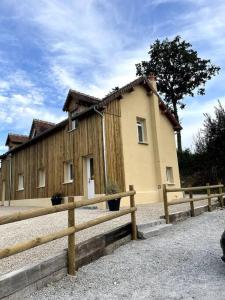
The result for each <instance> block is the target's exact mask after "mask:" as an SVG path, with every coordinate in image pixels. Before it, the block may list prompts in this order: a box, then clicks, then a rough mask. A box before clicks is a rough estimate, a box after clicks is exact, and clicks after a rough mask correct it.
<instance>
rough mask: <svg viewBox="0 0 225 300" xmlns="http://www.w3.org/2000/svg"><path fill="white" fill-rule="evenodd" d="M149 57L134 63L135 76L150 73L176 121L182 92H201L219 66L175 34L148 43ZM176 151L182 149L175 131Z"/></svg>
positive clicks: (184, 94)
mask: <svg viewBox="0 0 225 300" xmlns="http://www.w3.org/2000/svg"><path fill="white" fill-rule="evenodd" d="M148 54H149V55H150V60H149V61H142V62H141V63H138V64H136V69H137V72H136V74H137V75H138V76H141V75H149V74H150V73H154V74H155V75H156V77H157V84H158V90H159V93H160V94H162V95H163V96H164V99H165V102H166V104H167V106H168V107H169V108H170V109H171V110H172V112H173V113H174V116H175V118H176V120H177V121H178V122H180V120H179V116H178V108H181V109H184V108H185V104H184V103H183V100H184V97H185V96H191V97H193V96H194V93H197V94H198V95H204V94H205V83H206V82H207V81H208V80H210V79H211V78H212V76H215V75H216V74H217V73H218V72H219V70H220V67H218V66H216V65H213V64H211V62H210V60H209V59H201V58H199V57H198V53H197V51H194V50H193V49H192V45H191V44H190V43H188V42H185V41H184V40H182V39H181V37H180V36H176V37H175V38H174V40H172V41H169V40H168V39H165V40H163V41H162V42H160V40H158V39H157V40H156V41H155V42H154V43H153V44H152V45H151V46H150V51H149V52H148ZM177 146H178V152H181V151H182V144H181V133H180V132H178V133H177Z"/></svg>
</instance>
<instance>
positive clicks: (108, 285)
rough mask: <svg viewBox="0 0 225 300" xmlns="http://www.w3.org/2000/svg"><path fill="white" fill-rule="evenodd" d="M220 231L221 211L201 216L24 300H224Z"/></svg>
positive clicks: (125, 248) (224, 269) (224, 223)
mask: <svg viewBox="0 0 225 300" xmlns="http://www.w3.org/2000/svg"><path fill="white" fill-rule="evenodd" d="M224 227H225V210H218V211H214V212H212V213H204V214H203V215H201V216H198V217H196V218H191V219H188V220H186V221H184V222H182V223H179V224H177V225H174V226H173V227H172V228H171V230H170V231H169V232H167V233H163V234H162V235H161V236H158V237H153V238H151V239H148V240H144V241H143V240H142V241H136V242H131V243H129V244H127V245H125V246H122V247H120V248H118V249H117V250H116V251H115V252H114V253H113V254H111V255H108V256H104V257H102V258H100V259H99V260H97V261H95V262H93V263H91V264H89V265H87V266H84V267H82V268H81V269H79V271H78V272H77V275H76V277H70V276H67V277H65V278H64V279H63V280H61V281H59V282H56V283H54V284H50V285H48V287H46V288H44V289H42V290H40V291H38V292H36V293H35V294H33V295H32V296H29V299H30V300H34V299H38V300H42V299H43V300H44V299H73V300H76V299H77V300H78V299H79V300H85V299H86V300H94V299H95V300H97V299H101V300H106V299H107V300H111V299H118V300H120V299H135V300H140V299H154V300H155V299H156V300H159V299H166V300H170V299H177V300H178V299H188V300H189V299H198V300H201V299H204V300H209V299H210V300H211V299H213V300H214V299H216V300H224V299H225V289H224V282H225V264H224V263H223V262H222V261H221V259H220V256H221V254H222V253H221V249H220V245H219V239H220V236H221V233H222V231H223V230H224Z"/></svg>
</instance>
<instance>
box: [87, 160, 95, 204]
mask: <svg viewBox="0 0 225 300" xmlns="http://www.w3.org/2000/svg"><path fill="white" fill-rule="evenodd" d="M87 192H88V199H90V198H93V197H94V195H95V180H94V159H93V158H92V157H88V158H87Z"/></svg>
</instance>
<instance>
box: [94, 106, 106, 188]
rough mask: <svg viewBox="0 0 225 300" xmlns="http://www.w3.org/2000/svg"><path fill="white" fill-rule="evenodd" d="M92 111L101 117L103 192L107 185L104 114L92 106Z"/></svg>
mask: <svg viewBox="0 0 225 300" xmlns="http://www.w3.org/2000/svg"><path fill="white" fill-rule="evenodd" d="M94 111H95V112H96V113H97V114H98V115H99V116H100V117H101V119H102V141H103V160H104V179H105V192H106V187H107V160H106V141H105V116H104V114H103V113H101V112H100V111H99V110H97V109H96V107H95V106H94Z"/></svg>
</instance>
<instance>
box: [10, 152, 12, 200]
mask: <svg viewBox="0 0 225 300" xmlns="http://www.w3.org/2000/svg"><path fill="white" fill-rule="evenodd" d="M9 157H10V160H9V206H10V205H11V200H12V154H11V153H10V154H9Z"/></svg>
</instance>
